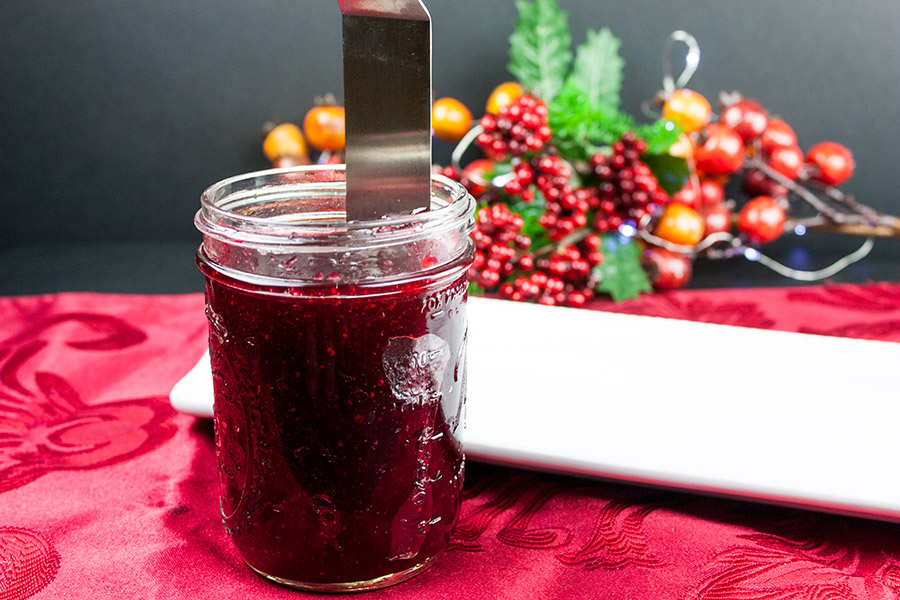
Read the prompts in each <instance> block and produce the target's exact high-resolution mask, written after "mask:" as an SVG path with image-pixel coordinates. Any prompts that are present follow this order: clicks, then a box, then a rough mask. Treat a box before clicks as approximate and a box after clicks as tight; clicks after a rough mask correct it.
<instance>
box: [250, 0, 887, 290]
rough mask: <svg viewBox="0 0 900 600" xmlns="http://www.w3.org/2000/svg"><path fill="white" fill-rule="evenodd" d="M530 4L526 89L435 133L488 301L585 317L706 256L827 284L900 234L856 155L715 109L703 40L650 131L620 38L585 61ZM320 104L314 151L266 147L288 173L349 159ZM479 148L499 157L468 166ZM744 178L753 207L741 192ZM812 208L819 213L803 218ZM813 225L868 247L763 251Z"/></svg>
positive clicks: (511, 85)
mask: <svg viewBox="0 0 900 600" xmlns="http://www.w3.org/2000/svg"><path fill="white" fill-rule="evenodd" d="M517 8H518V11H519V18H518V20H517V21H516V25H515V30H514V32H513V34H512V35H511V36H510V62H509V71H510V72H511V73H512V74H513V75H514V77H515V78H516V81H508V82H505V83H502V84H501V85H499V86H497V87H496V88H495V89H494V90H493V91H492V93H491V95H490V97H489V98H488V100H487V103H486V107H485V108H486V114H485V115H484V116H483V117H482V118H481V119H480V120H479V121H478V123H477V124H476V125H475V127H471V123H472V116H471V113H470V111H469V110H468V109H467V108H466V107H465V106H463V105H462V103H460V102H459V101H458V100H455V99H453V98H441V99H438V100H436V101H435V102H434V105H433V107H434V109H433V114H432V120H433V128H434V132H435V136H436V137H437V138H438V139H440V140H443V141H449V142H455V143H457V145H456V148H455V149H454V152H453V164H451V165H449V166H447V167H443V168H441V167H435V170H436V171H437V172H439V173H441V174H443V175H445V176H447V177H450V178H453V179H456V180H457V181H460V182H461V183H462V184H463V185H465V186H466V188H467V189H468V190H469V192H470V193H471V194H472V195H473V196H474V197H475V198H476V200H477V201H478V204H479V208H478V210H477V214H476V225H475V230H474V231H473V233H472V238H473V241H474V243H475V247H476V255H475V261H474V263H473V265H472V268H471V271H470V275H471V277H470V281H471V285H472V287H473V290H474V291H475V292H488V293H495V294H499V295H501V296H503V297H505V298H509V299H511V300H517V301H526V302H539V303H542V304H551V305H566V306H573V307H579V306H583V305H584V304H585V303H586V302H587V301H588V300H590V298H592V297H593V296H594V295H595V294H598V293H600V294H608V295H609V296H611V297H612V299H613V300H616V301H620V300H625V299H628V298H632V297H635V296H637V295H638V294H640V293H642V292H650V291H652V290H653V289H673V288H677V287H682V286H684V285H686V284H687V282H688V281H689V280H690V277H691V273H692V263H693V259H694V258H696V257H697V256H704V257H707V258H713V259H715V258H730V257H733V256H738V255H743V256H745V257H747V258H750V259H752V260H760V261H761V262H762V263H763V264H765V265H766V266H769V267H770V268H773V269H775V270H776V271H778V272H780V273H782V274H784V275H786V276H789V277H794V278H797V279H807V280H813V279H817V278H823V277H827V276H830V275H831V274H833V273H834V272H836V271H837V270H839V269H840V268H843V267H844V266H846V265H847V264H849V263H850V262H851V261H854V260H858V259H859V258H861V257H862V256H864V255H865V253H867V252H868V249H869V248H870V247H871V237H873V236H892V237H895V236H897V235H898V232H900V220H898V219H897V218H896V217H892V216H889V215H882V214H880V213H878V212H877V211H875V210H873V209H872V208H870V207H867V206H865V205H863V204H860V203H858V202H856V201H855V200H854V199H853V198H852V197H851V196H849V195H847V194H844V193H843V192H841V191H840V189H839V188H838V186H840V185H841V184H843V183H844V182H846V181H847V180H848V179H849V178H850V177H851V176H852V174H853V170H854V163H853V157H852V155H851V153H850V151H849V150H848V149H847V148H845V147H844V146H842V145H840V144H838V143H836V142H821V143H818V144H816V145H814V146H812V147H810V148H809V149H808V150H807V151H806V152H805V153H804V152H803V151H802V150H801V149H800V147H799V145H798V141H797V136H796V135H795V134H794V131H793V130H792V129H791V127H790V125H788V124H787V123H786V122H785V121H784V120H782V119H780V118H777V117H773V116H772V115H770V114H769V113H768V111H767V110H766V109H765V108H764V107H762V106H761V105H760V104H759V103H758V102H756V101H754V100H752V99H749V98H743V97H741V96H740V95H739V94H736V93H731V94H721V95H720V98H719V101H720V105H721V110H720V112H719V114H718V115H715V114H714V112H713V108H712V106H711V104H710V103H709V101H708V100H707V99H706V98H705V97H704V96H703V95H702V94H700V93H698V92H696V91H693V90H690V89H688V88H686V87H685V85H686V83H687V80H688V79H689V78H690V74H692V73H693V69H694V68H695V67H696V63H697V61H698V59H699V49H698V48H697V47H696V42H695V41H694V40H693V38H692V37H691V36H690V35H689V34H686V33H685V32H674V33H673V35H672V36H671V37H670V40H669V43H670V44H671V43H672V42H673V41H681V42H684V43H686V44H688V46H689V48H690V50H691V53H693V54H694V56H692V60H689V61H687V62H688V67H687V68H686V70H685V72H684V73H683V74H682V76H681V77H679V80H678V82H677V83H676V82H675V81H674V79H673V78H672V77H671V75H670V74H668V73H666V75H665V77H664V81H663V87H664V89H663V91H661V92H659V93H658V94H657V95H656V96H655V98H654V99H653V101H652V102H650V103H648V104H647V107H649V108H650V109H651V110H650V111H648V114H649V113H650V112H653V111H656V114H657V116H656V117H655V118H654V119H653V120H652V122H650V123H638V122H637V121H636V120H635V119H634V118H633V117H631V116H630V115H628V114H626V113H623V112H622V111H621V110H620V109H619V102H620V100H619V91H620V88H621V82H622V74H623V66H624V61H623V60H622V58H621V57H620V56H619V54H618V50H619V46H620V42H619V40H618V39H616V38H615V37H614V36H613V35H612V34H611V33H610V32H609V30H607V29H601V30H599V31H588V32H587V37H586V40H585V42H584V43H582V44H581V45H579V46H578V47H577V48H576V49H575V52H574V54H573V53H572V52H571V50H570V45H571V34H570V31H569V28H568V24H567V14H566V13H565V12H564V11H561V10H560V9H559V7H558V5H557V0H532V1H531V2H527V1H522V2H518V3H517ZM668 51H669V46H667V47H666V50H665V52H666V56H668ZM321 104H322V106H317V107H314V108H313V109H311V111H310V114H312V115H313V116H315V115H318V116H320V117H327V119H326V120H320V119H316V118H313V117H311V116H309V115H308V116H307V118H306V119H304V127H305V128H309V129H311V130H307V131H305V133H306V136H305V139H306V140H308V141H309V144H310V146H312V152H309V150H308V149H307V148H306V144H305V143H304V141H303V140H304V138H303V135H302V134H300V132H299V128H296V127H295V126H293V127H286V125H288V124H283V125H279V126H277V127H274V128H272V127H270V128H269V131H268V134H267V136H266V139H265V141H264V150H265V153H266V156H267V157H268V158H269V159H270V160H271V161H272V162H273V164H275V165H277V166H287V165H291V164H304V163H307V162H310V161H311V160H313V159H315V160H316V161H317V162H335V161H338V162H340V161H341V160H342V153H341V150H342V148H343V119H342V117H343V115H342V114H341V115H340V117H341V118H340V119H339V120H340V123H339V124H336V121H337V120H338V119H337V118H336V116H337V115H336V113H337V110H336V107H335V106H333V105H334V102H333V99H330V100H326V101H324V102H322V103H321ZM338 125H339V126H338ZM323 129H327V134H328V135H323V134H324V133H326V132H325V131H322V130H323ZM473 145H474V146H476V147H477V148H479V149H480V150H481V153H482V154H483V156H484V158H479V159H476V160H473V161H470V162H469V163H468V164H467V165H466V166H465V167H462V165H461V164H460V163H461V160H462V157H463V155H464V154H465V153H466V151H467V150H468V149H469V148H470V147H471V146H473ZM732 180H739V182H740V183H741V187H742V188H743V190H744V191H745V193H746V197H745V198H744V197H742V198H740V199H736V198H734V199H729V198H726V192H725V190H726V188H725V184H726V183H727V182H729V181H732ZM729 189H731V188H730V187H729ZM803 207H807V208H808V209H811V211H810V210H807V211H806V212H807V213H808V212H811V213H812V214H807V215H805V216H803V210H802V209H803ZM809 229H822V230H829V231H838V232H841V233H850V234H855V235H865V236H867V237H869V239H868V240H867V242H866V244H864V245H863V247H862V248H861V249H860V250H859V251H857V252H856V253H854V254H853V255H850V256H848V257H846V258H845V259H843V260H842V261H839V262H838V263H836V264H835V265H833V266H832V267H830V268H827V269H823V270H820V271H818V272H802V271H796V270H793V269H789V268H787V267H784V266H783V265H780V264H778V263H776V262H775V261H773V260H771V259H769V258H768V257H766V256H765V255H763V254H762V253H761V252H760V251H759V247H760V246H762V245H764V244H766V243H768V242H771V241H773V240H775V239H777V238H778V237H780V236H781V235H783V234H784V232H785V231H802V230H809Z"/></svg>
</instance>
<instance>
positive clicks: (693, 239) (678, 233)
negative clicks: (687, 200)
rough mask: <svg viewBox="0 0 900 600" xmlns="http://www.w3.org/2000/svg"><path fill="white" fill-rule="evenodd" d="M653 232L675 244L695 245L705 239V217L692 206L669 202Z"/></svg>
mask: <svg viewBox="0 0 900 600" xmlns="http://www.w3.org/2000/svg"><path fill="white" fill-rule="evenodd" d="M653 233H654V235H656V236H657V237H661V238H662V239H664V240H666V241H668V242H672V243H673V244H679V245H681V246H693V245H694V244H696V243H697V242H699V241H700V240H702V239H703V233H704V231H703V217H701V216H700V213H698V212H697V211H696V210H694V209H693V208H691V207H690V206H685V205H684V204H669V205H668V206H666V209H665V211H664V212H663V215H662V217H661V218H660V220H659V223H657V224H656V230H655V231H654V232H653Z"/></svg>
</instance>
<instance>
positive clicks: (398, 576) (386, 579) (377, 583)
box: [247, 554, 440, 594]
mask: <svg viewBox="0 0 900 600" xmlns="http://www.w3.org/2000/svg"><path fill="white" fill-rule="evenodd" d="M438 556H440V554H437V555H435V556H432V557H431V558H428V559H425V560H424V561H422V562H421V563H419V564H417V565H414V566H412V567H410V568H408V569H405V570H403V571H400V572H399V573H391V574H390V575H382V576H381V577H376V578H374V579H366V580H363V581H347V582H340V583H318V582H311V583H310V582H305V581H293V580H291V579H284V578H282V577H276V576H275V575H269V574H268V573H263V572H262V571H260V570H259V569H257V568H256V567H254V566H253V565H251V564H249V563H248V564H247V566H249V567H250V568H251V569H253V571H255V572H256V573H259V574H260V575H262V576H263V577H265V578H266V579H268V580H269V581H274V582H275V583H278V584H281V585H283V586H287V587H291V588H294V589H296V590H304V591H307V592H320V593H326V594H338V593H343V592H366V591H370V590H377V589H380V588H384V587H388V586H391V585H394V584H397V583H400V582H402V581H406V580H407V579H410V578H412V577H414V576H416V575H418V574H419V573H421V572H422V571H424V570H425V569H427V568H428V567H430V566H431V565H432V563H434V561H435V560H437V558H438Z"/></svg>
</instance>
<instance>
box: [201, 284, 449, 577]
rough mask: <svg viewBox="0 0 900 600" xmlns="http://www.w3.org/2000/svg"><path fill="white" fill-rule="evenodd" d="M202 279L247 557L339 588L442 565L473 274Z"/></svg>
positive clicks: (221, 424) (225, 474) (227, 472)
mask: <svg viewBox="0 0 900 600" xmlns="http://www.w3.org/2000/svg"><path fill="white" fill-rule="evenodd" d="M204 272H205V273H206V274H207V302H208V305H209V312H208V314H209V315H210V331H211V336H210V351H211V354H210V355H211V357H212V359H213V373H214V385H215V391H216V423H217V425H216V430H217V437H218V436H219V435H223V434H224V435H225V436H226V437H227V440H226V442H225V443H224V447H223V448H222V449H221V450H222V451H221V452H220V453H219V461H220V474H221V478H222V495H223V498H222V505H223V507H227V508H228V509H227V510H223V517H224V522H225V526H226V528H227V530H228V531H229V533H230V535H231V537H232V539H233V541H234V543H235V544H236V546H237V547H238V549H239V550H240V552H241V554H242V555H243V557H244V559H245V560H246V561H247V562H248V563H249V564H250V565H252V566H253V567H254V568H255V569H257V570H259V571H261V572H263V573H267V574H269V575H272V576H275V577H278V578H281V579H283V580H287V581H294V582H305V583H309V584H315V583H317V582H322V583H328V584H333V583H335V582H358V581H368V580H373V579H377V578H380V577H384V576H386V575H389V574H393V573H398V572H402V571H405V570H407V569H413V568H415V567H416V566H418V565H420V564H422V563H423V562H425V561H427V560H429V559H431V558H433V557H434V556H436V555H437V554H438V553H439V552H441V551H442V550H443V549H444V548H445V547H446V545H447V542H448V540H449V536H450V531H451V529H452V527H453V525H454V524H455V522H456V518H457V511H458V508H459V499H460V496H459V489H458V488H459V486H460V485H461V480H460V479H459V476H458V474H461V472H462V464H463V462H462V461H463V454H462V447H461V444H460V440H459V438H458V434H459V432H458V431H457V425H458V418H459V414H460V412H461V410H462V403H463V400H464V396H463V389H462V388H463V386H461V385H460V384H459V383H458V382H455V381H454V380H455V379H458V378H459V377H460V373H459V364H460V357H459V354H460V352H462V351H463V348H464V334H465V310H464V302H465V293H464V290H465V285H466V283H465V274H464V272H463V274H462V277H454V278H452V281H447V280H446V279H444V280H424V279H422V280H417V281H413V282H408V281H407V282H404V283H403V284H397V285H395V286H393V287H388V286H384V285H381V286H373V287H372V288H371V289H369V288H367V287H365V286H363V285H356V286H341V284H340V283H336V282H335V283H333V282H331V281H324V280H325V279H326V276H325V275H322V277H321V279H322V280H323V281H322V285H321V289H319V288H296V287H295V288H289V289H277V288H276V289H272V288H265V289H263V288H258V287H255V286H254V285H251V284H249V283H246V282H240V281H236V280H233V279H230V278H228V277H226V276H225V275H223V274H221V273H219V272H216V271H213V270H211V269H205V270H204ZM457 290H462V292H461V293H460V292H457ZM336 292H337V293H336ZM436 297H437V298H440V301H439V302H435V301H434V299H435V298H436ZM438 311H440V312H438ZM223 323H228V329H227V335H226V334H225V332H224V327H223V326H222V324H223ZM217 443H218V439H217Z"/></svg>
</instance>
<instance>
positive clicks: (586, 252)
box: [500, 235, 603, 308]
mask: <svg viewBox="0 0 900 600" xmlns="http://www.w3.org/2000/svg"><path fill="white" fill-rule="evenodd" d="M600 244H601V239H600V236H598V235H589V236H588V237H587V238H586V239H585V240H583V241H582V242H581V244H580V245H581V246H582V248H579V247H578V246H574V245H572V246H566V247H565V248H562V249H559V250H557V251H556V252H553V253H552V254H550V255H549V256H546V257H543V258H540V259H538V261H537V269H538V270H536V271H534V272H533V273H531V274H530V275H529V276H524V275H523V276H519V277H517V278H516V279H515V280H513V281H512V282H509V283H505V284H503V286H501V288H500V293H501V294H502V295H503V296H504V297H505V298H509V299H510V300H520V301H525V302H539V303H541V304H548V305H561V306H573V307H576V308H580V307H582V306H584V305H585V303H586V302H587V301H588V300H590V299H591V298H592V297H593V295H594V286H595V285H596V283H597V281H596V279H595V277H594V276H593V274H592V272H591V270H592V268H593V267H595V266H597V265H599V264H600V263H602V262H603V253H602V252H601V251H600Z"/></svg>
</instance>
